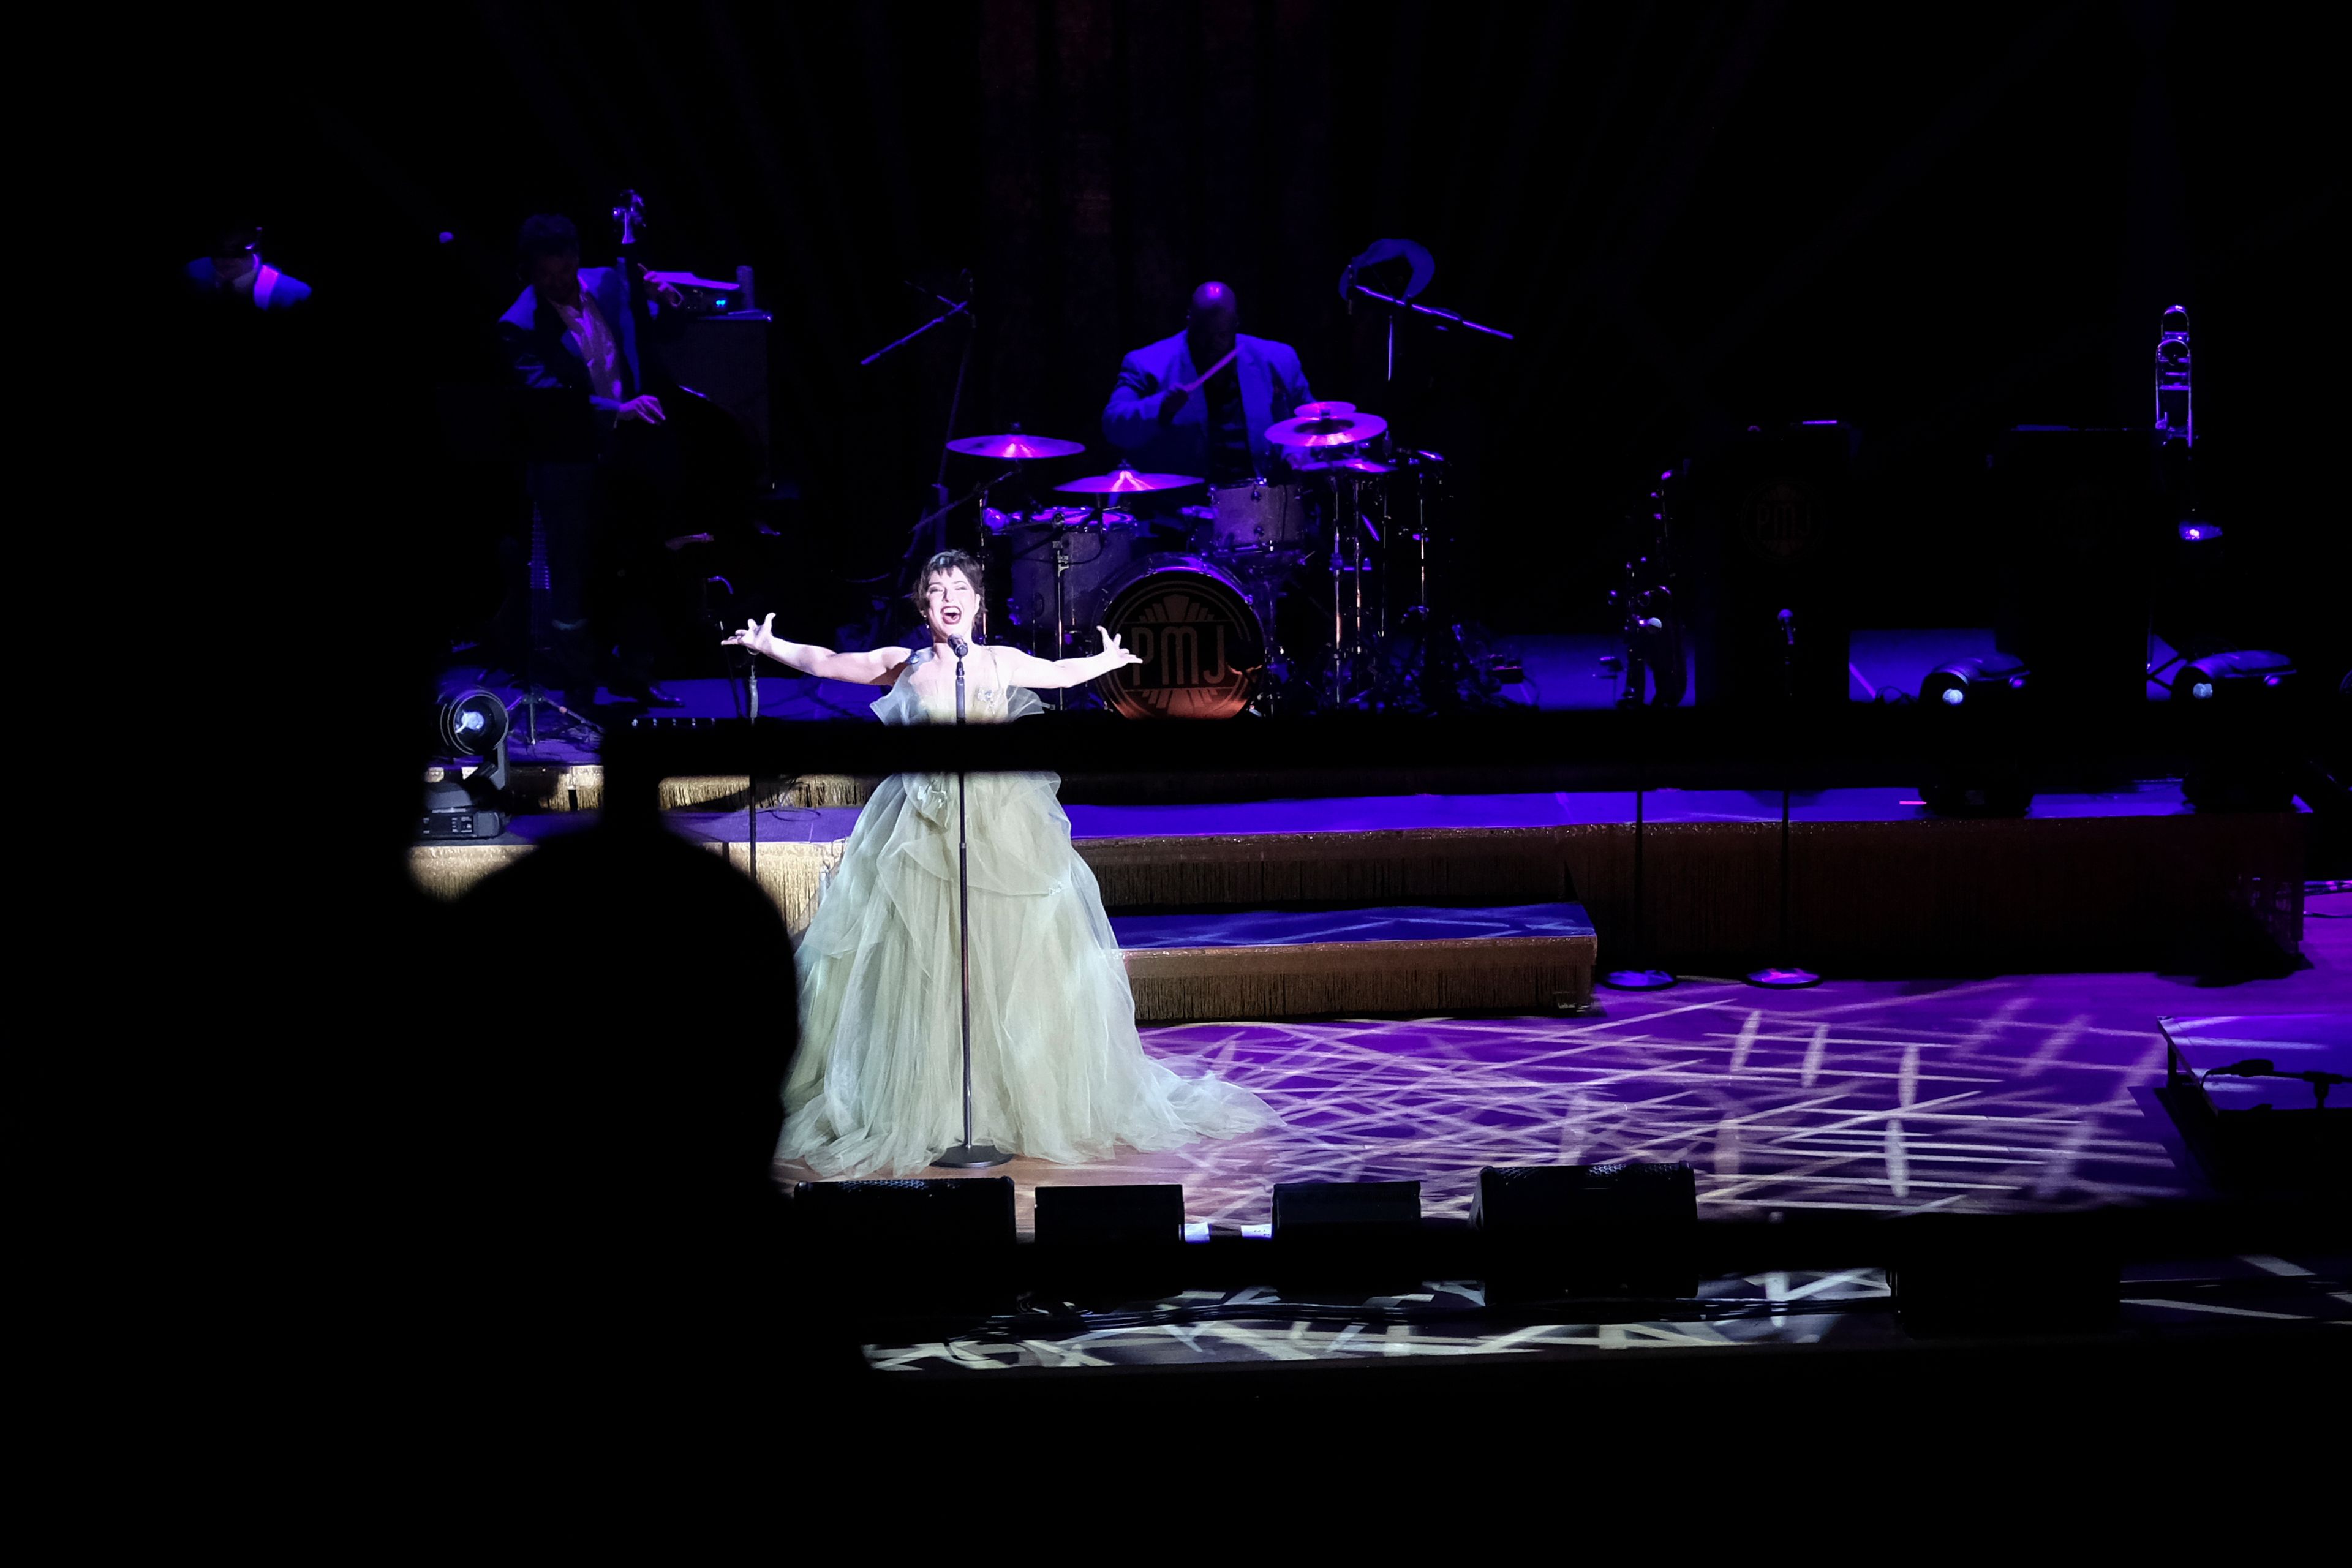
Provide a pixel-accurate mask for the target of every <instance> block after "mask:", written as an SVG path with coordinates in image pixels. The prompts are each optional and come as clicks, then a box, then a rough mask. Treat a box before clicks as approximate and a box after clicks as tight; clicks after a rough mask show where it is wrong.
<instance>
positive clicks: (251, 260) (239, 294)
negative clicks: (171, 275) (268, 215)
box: [180, 227, 310, 310]
mask: <svg viewBox="0 0 2352 1568" xmlns="http://www.w3.org/2000/svg"><path fill="white" fill-rule="evenodd" d="M180 275H181V276H182V277H184V278H185V279H187V280H188V288H189V290H190V291H191V292H192V293H194V294H195V295H196V296H197V297H198V298H199V299H203V300H211V301H214V302H215V303H219V304H228V305H238V306H245V305H250V306H252V307H253V308H255V309H256V310H292V309H293V308H294V307H295V306H297V305H299V304H300V303H302V302H303V301H304V300H308V299H309V298H310V285H309V284H308V283H304V282H302V281H301V280H299V279H294V278H289V277H288V276H286V274H285V273H283V272H280V271H279V270H278V268H275V267H272V266H270V265H269V264H268V262H266V261H264V260H263V259H262V258H261V231H260V230H259V229H257V228H250V227H247V228H227V229H223V230H222V231H221V232H220V233H219V234H217V235H215V237H214V238H213V247H212V251H211V254H209V255H205V256H199V257H197V258H195V259H194V261H191V262H189V263H188V264H187V266H185V267H184V268H181V269H180Z"/></svg>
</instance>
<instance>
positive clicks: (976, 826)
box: [777, 649, 1275, 1174]
mask: <svg viewBox="0 0 2352 1568" xmlns="http://www.w3.org/2000/svg"><path fill="white" fill-rule="evenodd" d="M979 651H980V650H978V649H975V650H974V652H975V653H978V652H979ZM929 657H930V653H929V649H924V650H919V651H918V652H917V654H916V655H915V658H914V662H913V663H910V664H909V665H908V668H907V670H906V671H905V672H903V673H902V674H901V675H900V677H899V679H898V684H897V685H895V686H893V687H892V688H891V689H890V690H889V692H888V693H887V695H886V696H884V697H883V698H882V699H881V700H879V701H877V702H876V703H875V704H874V710H875V712H876V713H877V714H878V715H879V716H880V717H881V719H882V721H883V722H884V723H886V724H942V723H953V722H954V721H955V697H954V689H953V687H952V686H951V685H950V686H948V687H947V689H946V691H945V693H944V695H943V696H942V697H933V698H931V699H930V700H929V701H928V702H927V701H926V700H924V699H923V698H922V697H921V696H920V695H919V694H918V693H917V692H916V690H915V686H914V682H913V680H912V679H910V677H911V676H912V674H913V670H914V666H915V664H919V663H920V662H921V661H922V660H923V659H925V658H929ZM994 662H995V661H994V660H993V659H992V658H971V659H970V660H969V661H968V663H967V666H966V671H967V679H968V686H967V695H966V700H965V712H966V714H967V716H968V720H969V721H971V722H974V723H995V722H1002V721H1004V720H1007V719H1016V718H1021V717H1024V716H1025V715H1027V714H1030V713H1034V712H1037V711H1038V710H1040V708H1041V707H1042V704H1041V703H1039V701H1038V700H1037V697H1036V694H1035V693H1034V692H1032V691H1029V690H1027V689H1024V688H1021V687H1007V686H1004V685H1003V684H1002V683H1001V682H999V681H998V680H997V679H996V678H995V675H994V672H993V666H994ZM1060 782H1061V781H1060V780H1059V779H1057V778H1056V777H1055V775H1053V774H1051V773H973V774H971V775H970V777H969V779H968V781H967V786H966V787H967V788H968V790H969V792H970V793H969V794H968V795H967V796H966V811H967V813H968V816H969V822H970V827H969V831H968V838H969V841H970V844H971V1050H972V1136H973V1138H974V1139H975V1140H976V1141H977V1142H982V1143H993V1144H995V1145H996V1146H997V1147H998V1148H1000V1149H1004V1150H1007V1151H1009V1152H1018V1153H1022V1154H1028V1155H1034V1156H1037V1157H1040V1158H1043V1159H1047V1160H1055V1161H1063V1162H1070V1161H1079V1160H1098V1159H1101V1158H1103V1157H1104V1156H1106V1155H1108V1153H1109V1152H1110V1151H1111V1147H1112V1145H1113V1144H1115V1143H1124V1144H1127V1145H1128V1146H1129V1147H1130V1148H1134V1149H1147V1150H1148V1149H1168V1148H1173V1147H1174V1146H1176V1145H1178V1144H1180V1143H1189V1142H1192V1140H1194V1139H1195V1138H1202V1137H1209V1138H1229V1137H1232V1136H1234V1135H1235V1134H1237V1133H1241V1132H1246V1131H1250V1130H1252V1129H1253V1128H1257V1127H1263V1126H1265V1125H1267V1124H1269V1123H1271V1122H1272V1121H1274V1120H1275V1117H1274V1113H1273V1112H1272V1111H1271V1110H1269V1109H1268V1108H1267V1106H1266V1105H1265V1101H1263V1100H1259V1099H1258V1098H1257V1097H1256V1096H1255V1095H1254V1094H1251V1093H1250V1092H1249V1091H1248V1090H1246V1089H1242V1088H1240V1087H1239V1086H1237V1085H1234V1084H1229V1083H1224V1082H1221V1081H1219V1080H1218V1079H1215V1078H1213V1077H1209V1078H1200V1079H1183V1078H1179V1077H1178V1076H1177V1075H1176V1074H1175V1073H1173V1072H1171V1071H1170V1070H1169V1069H1168V1068H1165V1067H1162V1066H1161V1065H1160V1063H1158V1062H1156V1061H1154V1060H1152V1059H1151V1058H1150V1057H1148V1056H1146V1055H1144V1052H1143V1044H1142V1042H1141V1041H1140V1040H1139V1039H1138V1038H1137V1037H1136V1032H1135V1003H1134V999H1133V997H1132V996H1130V995H1129V992H1128V986H1127V972H1126V969H1125V967H1124V966H1123V965H1122V964H1121V963H1120V961H1119V953H1118V942H1117V940H1116V939H1115V938H1114V937H1113V936H1112V935H1111V929H1110V921H1109V919H1108V917H1107V916H1106V915H1105V914H1104V913H1103V905H1102V893H1101V891H1100V889H1098V888H1097V885H1096V882H1095V876H1094V873H1093V871H1091V870H1089V869H1088V868H1087V864H1086V862H1085V861H1083V860H1081V859H1079V858H1078V857H1077V854H1076V851H1075V850H1073V849H1072V848H1071V847H1070V819H1069V818H1068V817H1067V816H1065V815H1064V814H1063V811H1062V807H1061V803H1060V802H1059V801H1058V800H1057V799H1056V798H1055V789H1056V788H1057V787H1058V786H1059V784H1060ZM955 922H956V781H955V775H954V774H952V773H948V774H939V773H901V774H898V775H896V776H894V777H891V778H888V779H886V780H884V781H883V783H882V784H881V786H880V787H879V788H877V790H876V791H875V792H874V798H873V799H872V800H871V801H870V802H868V803H867V804H866V807H865V809H864V810H862V811H860V812H859V813H858V815H857V826H856V828H855V829H854V830H853V831H852V832H851V834H850V836H849V844H848V847H846V848H845V850H844V851H843V853H842V858H841V867H840V869H838V870H837V871H835V873H834V876H833V879H832V880H831V882H830V883H829V884H828V885H827V887H826V889H825V891H824V897H823V898H822V899H821V900H819V901H818V903H817V909H816V915H815V918H814V919H813V920H812V921H810V922H809V929H808V933H807V934H806V935H805V936H803V938H802V939H801V944H800V953H799V967H800V992H801V1048H800V1054H799V1056H798V1057H796V1058H794V1059H793V1068H792V1073H791V1075H790V1077H789V1078H788V1079H786V1080H785V1084H784V1109H785V1110H786V1111H787V1112H788V1116H787V1119H786V1121H785V1123H784V1133H783V1139H782V1142H781V1143H780V1144H779V1145H778V1147H777V1153H778V1154H779V1155H780V1156H782V1158H785V1159H798V1160H805V1161H807V1162H808V1163H810V1164H811V1165H813V1166H814V1167H815V1168H816V1169H817V1170H818V1171H820V1172H823V1173H826V1174H840V1173H873V1172H884V1171H899V1172H911V1171H915V1170H919V1169H920V1168H922V1167H923V1166H924V1165H926V1164H928V1163H929V1162H930V1160H931V1158H932V1156H933V1155H935V1154H937V1153H938V1152H940V1151H941V1150H943V1149H945V1148H947V1147H948V1146H950V1144H953V1143H956V1142H959V1141H961V1138H962V1136H963V1069H962V1063H961V1054H960V1052H961V992H960V988H959V986H958V984H957V953H956V923H955Z"/></svg>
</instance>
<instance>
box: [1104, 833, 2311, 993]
mask: <svg viewBox="0 0 2352 1568" xmlns="http://www.w3.org/2000/svg"><path fill="white" fill-rule="evenodd" d="M2307 821H2308V819H2307V818H2304V817H2298V816H2284V815H2268V814H2265V815H2250V816H2190V815H2183V816H2166V817H2152V818H2150V817H2141V818H2094V819H2089V820H2079V819H2077V820H2058V821H2034V820H2032V819H2030V818H2029V819H2025V820H2014V819H2005V820H1941V819H1934V818H1929V819H1925V820H1919V821H1910V822H1841V823H1813V824H1799V825H1797V826H1795V827H1794V828H1793V829H1792V830H1791V832H1790V879H1789V882H1790V927H1791V931H1792V933H1793V939H1794V941H1795V942H1796V944H1797V945H1798V946H1799V947H1800V948H1801V950H1802V951H1801V953H1800V954H1797V955H1795V956H1799V957H1801V958H1803V959H1804V960H1805V962H1808V963H1815V964H1820V963H1833V964H1841V965H1845V966H1848V967H1868V968H1885V967H1895V968H1914V969H1916V967H1917V966H1918V965H1921V964H1935V963H1948V964H1955V965H1959V966H1963V967H1966V966H1971V965H1981V964H1987V963H2000V964H2008V965H2016V964H2020V963H2022V964H2025V965H2029V966H2032V967H2038V968H2057V967H2075V968H2098V967H2105V966H2108V965H2120V966H2123V967H2147V966H2148V965H2149V964H2152V963H2163V962H2167V961H2168V960H2169V959H2171V958H2172V957H2174V956H2175V955H2176V951H2177V949H2178V948H2179V945H2180V942H2181V941H2182V940H2183V938H2184V936H2187V935H2189V934H2190V933H2192V932H2194V931H2199V930H2200V929H2202V928H2206V927H2210V926H2211V925H2212V924H2214V923H2215V922H2216V921H2223V920H2238V921H2247V922H2251V923H2252V924H2253V925H2255V926H2258V927H2259V928H2260V929H2262V930H2263V931H2264V932H2265V933H2266V934H2267V935H2268V936H2269V937H2270V939H2271V940H2272V941H2273V942H2276V943H2278V944H2279V945H2280V946H2281V947H2282V948H2283V949H2284V950H2285V951H2287V952H2294V951H2295V948H2296V946H2297V944H2299V943H2300V942H2301V940H2302V879H2303V864H2304V834H2305V823H2306V822H2307ZM1079 852H1080V854H1082V855H1083V856H1084V857H1085V858H1086V859H1087V864H1088V865H1090V866H1092V867H1094V868H1095V872H1096V875H1097V878H1099V879H1100V880H1101V882H1102V889H1103V901H1104V902H1105V903H1106V904H1107V905H1108V906H1110V908H1111V909H1112V910H1115V911H1118V912H1133V911H1141V910H1154V909H1191V908H1213V907H1232V908H1238V909H1255V908H1265V907H1270V906H1279V905H1283V904H1331V905H1347V904H1360V903H1444V902H1464V903H1528V902H1537V901H1540V900H1549V899H1562V898H1573V899H1575V900H1578V901H1580V902H1581V903H1582V904H1583V905H1584V906H1585V908H1586V909H1587V910H1590V911H1591V915H1592V918H1593V923H1594V924H1595V925H1596V926H1597V927H1598V928H1599V929H1600V931H1601V941H1602V943H1603V952H1602V959H1601V961H1602V963H1604V964H1607V963H1624V962H1627V961H1628V960H1629V959H1630V958H1631V957H1632V956H1633V955H1632V954H1630V953H1629V952H1627V951H1626V944H1627V943H1628V942H1629V941H1630V939H1631V937H1632V935H1633V827H1632V826H1631V825H1630V824H1601V825H1592V826H1566V827H1546V828H1531V829H1524V830H1492V831H1488V830H1434V831H1431V832H1426V833H1413V832H1407V833H1393V834H1386V833H1367V834H1351V835H1339V834H1301V835H1283V836H1276V835H1262V836H1236V837H1232V838H1218V839H1198V838H1194V839H1176V838H1170V839H1156V840H1135V839H1127V840H1097V841H1089V842H1082V843H1081V844H1080V846H1079ZM1643 858H1644V860H1645V862H1646V873H1645V880H1646V882H1647V896H1646V902H1647V906H1648V917H1649V929H1650V933H1651V942H1652V943H1653V944H1654V948H1655V949H1656V954H1655V956H1657V957H1658V958H1660V959H1662V960H1664V961H1666V962H1668V963H1671V964H1680V965H1685V966H1687V965H1690V964H1702V965H1705V964H1715V965H1721V964H1726V963H1739V964H1740V965H1741V966H1742V967H1752V966H1753V965H1754V964H1755V963H1758V962H1760V955H1761V954H1762V953H1763V952H1764V951H1765V950H1766V949H1769V948H1770V947H1772V946H1774V945H1776V942H1777V938H1778V932H1779V929H1780V824H1779V823H1778V822H1753V823H1749V822H1732V823H1723V822H1715V823H1675V824H1668V825H1665V826H1652V827H1650V828H1649V829H1648V832H1647V835H1646V843H1645V845H1644V847H1643Z"/></svg>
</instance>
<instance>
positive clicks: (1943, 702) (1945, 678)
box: [1919, 653, 2033, 708]
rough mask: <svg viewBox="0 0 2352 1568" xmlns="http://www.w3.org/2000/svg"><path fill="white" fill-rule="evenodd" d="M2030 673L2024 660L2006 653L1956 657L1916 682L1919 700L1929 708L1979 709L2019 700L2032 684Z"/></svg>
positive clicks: (2031, 673) (2031, 674)
mask: <svg viewBox="0 0 2352 1568" xmlns="http://www.w3.org/2000/svg"><path fill="white" fill-rule="evenodd" d="M2032 679H2033V672H2032V670H2030V669H2028V668H2025V661H2024V660H2022V659H2020V658H2013V657H2012V656H2011V655H2009V654H2005V653H1995V654H1988V655H1986V656H1985V657H1984V658H1956V659H1954V660H1952V661H1951V662H1950V663H1949V664H1944V665H1938V666H1937V668H1936V669H1935V670H1934V672H1933V673H1931V674H1930V675H1929V676H1928V677H1927V679H1925V680H1923V681H1921V682H1920V683H1919V700H1920V701H1921V702H1923V703H1925V704H1926V705H1927V706H1928V707H1930V708H1966V707H1969V706H1971V705H1973V706H1976V707H1979V708H1981V707H1983V706H1984V705H1985V704H1986V703H1987V702H2000V703H2010V702H2014V701H2016V700H2018V699H2019V698H2020V697H2021V695H2022V694H2023V693H2024V691H2025V690H2026V688H2027V687H2028V686H2029V685H2030V684H2031V683H2032Z"/></svg>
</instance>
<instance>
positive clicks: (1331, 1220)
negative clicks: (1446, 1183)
mask: <svg viewBox="0 0 2352 1568" xmlns="http://www.w3.org/2000/svg"><path fill="white" fill-rule="evenodd" d="M1421 1241H1422V1223H1421V1184H1420V1183H1419V1182H1282V1183H1277V1184H1276V1186H1275V1189H1274V1247H1275V1276H1276V1284H1277V1286H1278V1287H1280V1288H1281V1289H1284V1290H1301V1289H1312V1290H1325V1289H1334V1290H1345V1291H1349V1292H1350V1293H1360V1294H1365V1295H1381V1294H1386V1293H1393V1292H1395V1291H1399V1290H1406V1289H1412V1287H1413V1286H1414V1285H1416V1284H1418V1283H1419V1282H1420V1279H1419V1268H1420V1262H1421Z"/></svg>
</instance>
